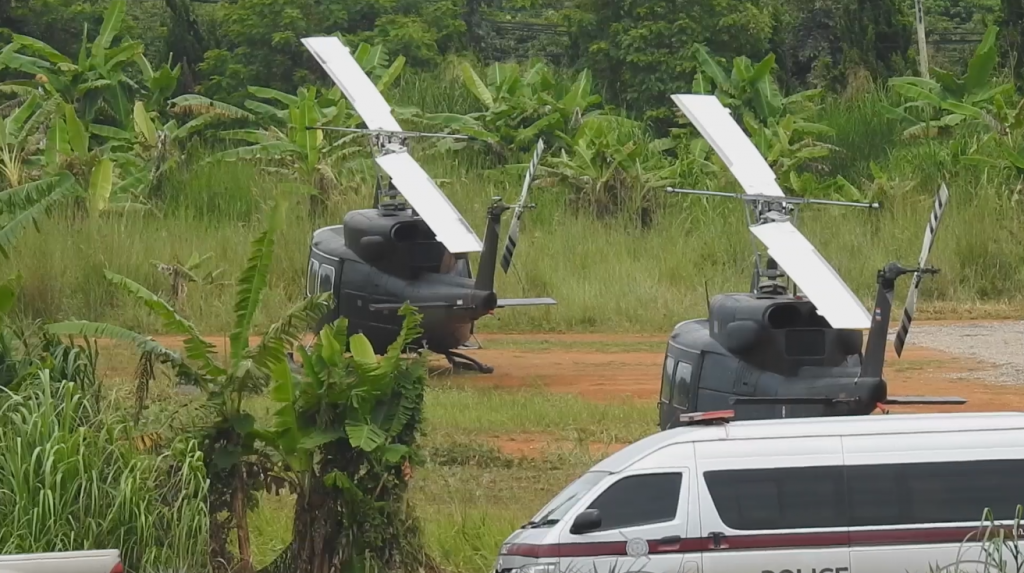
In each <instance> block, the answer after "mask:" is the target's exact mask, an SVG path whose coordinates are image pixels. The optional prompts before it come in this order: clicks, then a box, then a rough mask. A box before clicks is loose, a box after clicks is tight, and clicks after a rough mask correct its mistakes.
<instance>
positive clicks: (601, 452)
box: [487, 433, 628, 458]
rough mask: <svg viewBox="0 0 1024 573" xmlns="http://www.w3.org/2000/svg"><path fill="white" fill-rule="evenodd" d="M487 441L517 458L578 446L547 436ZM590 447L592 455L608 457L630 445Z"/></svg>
mask: <svg viewBox="0 0 1024 573" xmlns="http://www.w3.org/2000/svg"><path fill="white" fill-rule="evenodd" d="M487 441H488V442H490V443H491V444H493V445H494V446H495V447H497V448H498V450H500V451H501V453H503V454H506V455H510V456H517V457H530V458H535V457H543V456H545V455H548V454H551V453H555V452H570V451H573V450H574V449H576V445H575V444H573V443H572V442H570V441H568V440H558V439H555V438H552V437H551V436H547V435H545V434H528V433H523V434H513V435H511V436H492V437H489V438H487ZM587 445H588V449H589V450H590V455H592V456H601V457H603V456H606V455H609V454H614V453H615V452H617V451H619V450H621V449H622V448H624V447H626V446H627V445H628V444H603V443H600V442H591V443H589V444H587Z"/></svg>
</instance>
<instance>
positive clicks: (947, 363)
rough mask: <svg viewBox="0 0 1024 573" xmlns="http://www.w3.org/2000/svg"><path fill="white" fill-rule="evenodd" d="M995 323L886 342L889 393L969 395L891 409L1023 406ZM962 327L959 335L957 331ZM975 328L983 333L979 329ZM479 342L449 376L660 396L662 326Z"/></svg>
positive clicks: (593, 395)
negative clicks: (463, 368) (899, 352)
mask: <svg viewBox="0 0 1024 573" xmlns="http://www.w3.org/2000/svg"><path fill="white" fill-rule="evenodd" d="M993 324H994V323H991V322H986V323H978V322H973V321H969V322H954V321H942V322H932V323H929V322H925V321H920V322H915V323H914V329H913V330H912V335H911V340H910V341H909V342H908V345H907V347H906V348H905V350H904V354H903V357H902V358H897V357H896V356H895V354H894V353H893V351H892V345H891V344H890V345H889V348H888V351H887V358H886V365H885V376H886V380H887V381H888V382H889V393H890V395H893V396H896V395H904V396H910V395H930V396H959V397H962V398H965V399H967V401H968V402H967V404H966V405H965V406H893V407H892V408H891V411H892V412H893V413H899V412H963V411H968V412H980V411H999V410H1020V411H1024V379H1022V380H1009V379H1007V376H1006V375H1005V372H1006V368H1005V367H1001V366H1000V364H999V363H997V362H996V361H997V360H999V357H1000V356H1011V355H1012V356H1014V357H1016V356H1018V355H1024V353H1022V350H1024V344H1022V343H1024V338H1021V337H1020V336H1017V333H1016V332H1015V331H1010V332H1009V334H1008V335H1007V332H1005V331H1006V329H1008V328H1018V329H1020V328H1024V323H1020V322H1001V323H998V324H997V325H996V326H993ZM1006 325H1009V326H1006ZM894 326H895V325H894ZM979 329H981V330H979ZM986 329H988V330H986ZM992 329H995V330H992ZM961 331H962V338H958V336H960V335H961ZM996 331H998V332H996ZM979 332H980V333H981V334H982V335H984V336H979ZM993 332H994V334H993ZM930 333H936V334H930ZM972 336H973V337H975V338H980V339H981V340H982V341H983V344H982V345H981V347H982V348H985V352H983V353H979V352H976V351H974V350H973V349H976V348H978V347H979V346H978V344H977V342H975V343H974V345H973V346H970V344H969V343H968V342H966V340H967V337H972ZM157 338H158V340H159V341H160V342H162V343H164V344H167V345H169V346H172V347H180V344H178V343H177V341H176V339H174V338H170V337H157ZM990 341H992V342H991V343H990ZM214 342H217V343H221V342H222V341H221V340H214ZM223 342H226V341H223ZM254 342H255V340H254ZM479 342H480V343H481V345H482V348H481V349H478V350H471V351H468V353H469V354H470V355H472V356H473V357H475V358H477V359H478V360H480V361H482V362H484V363H486V364H490V365H491V366H493V367H494V369H495V371H494V373H492V374H476V373H458V374H455V375H452V376H450V377H449V378H448V380H447V382H449V383H451V384H455V385H466V386H470V387H476V388H480V387H492V388H525V387H543V388H546V389H548V390H550V391H552V392H570V393H575V394H577V395H579V396H580V397H582V398H584V399H586V400H594V401H612V400H621V399H623V398H627V399H636V400H642V401H650V402H651V403H652V404H653V401H654V400H655V399H656V398H657V396H658V391H659V384H660V378H661V364H662V360H663V357H664V354H663V352H664V350H663V348H664V344H665V335H664V334H657V335H603V334H537V335H526V334H517V335H497V334H491V335H480V336H479ZM961 342H962V344H961ZM996 346H999V347H996ZM953 350H957V352H954V351H953ZM980 357H988V358H990V359H989V360H984V359H981V358H980ZM128 364H131V362H129V363H128ZM446 366H447V365H446V362H445V361H444V359H442V358H436V357H435V362H434V367H433V368H432V370H433V371H434V372H435V375H440V376H447V375H448V373H446V370H447V369H446ZM124 374H127V372H125V373H124ZM496 443H497V444H498V445H499V446H500V447H501V449H503V450H505V451H506V452H508V453H515V454H529V453H536V452H537V451H538V450H542V449H547V447H546V446H545V444H546V439H545V437H544V436H543V435H542V434H531V433H524V434H522V435H517V436H503V437H501V438H500V439H498V438H496ZM548 445H550V444H548ZM614 449H617V448H616V447H612V450H614Z"/></svg>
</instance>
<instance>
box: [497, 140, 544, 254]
mask: <svg viewBox="0 0 1024 573" xmlns="http://www.w3.org/2000/svg"><path fill="white" fill-rule="evenodd" d="M543 154H544V140H543V139H538V140H537V148H536V149H535V150H534V152H533V159H531V160H530V167H529V168H528V169H527V170H526V179H525V180H524V181H523V191H522V193H520V194H519V203H518V204H517V205H516V209H515V211H514V212H513V213H512V223H511V225H510V226H509V229H508V238H507V239H506V240H505V250H504V252H503V253H502V255H501V270H502V271H504V272H505V274H508V270H509V269H510V268H512V256H513V255H515V252H516V244H517V243H518V242H519V219H520V218H521V217H522V216H523V209H524V208H525V207H526V195H527V193H528V192H529V191H530V185H532V184H533V176H534V174H535V173H536V172H537V166H538V165H540V158H541V156H542V155H543Z"/></svg>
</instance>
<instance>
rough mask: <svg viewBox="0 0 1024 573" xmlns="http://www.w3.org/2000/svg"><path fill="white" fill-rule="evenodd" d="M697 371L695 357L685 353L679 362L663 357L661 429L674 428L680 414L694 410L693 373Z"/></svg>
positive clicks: (696, 359) (697, 365)
mask: <svg viewBox="0 0 1024 573" xmlns="http://www.w3.org/2000/svg"><path fill="white" fill-rule="evenodd" d="M697 369H699V360H698V358H697V356H692V357H691V356H690V354H689V353H686V354H685V356H683V357H681V358H680V359H679V360H674V359H673V358H672V357H671V356H666V357H665V368H664V370H663V371H662V380H661V398H660V400H659V404H658V405H659V406H660V408H661V416H660V417H661V429H663V430H667V429H668V428H672V427H675V426H676V423H677V422H678V421H679V415H680V414H686V413H689V412H692V411H694V410H695V409H696V408H695V406H696V404H697V401H696V396H694V385H693V383H692V382H693V379H694V378H693V373H694V371H695V370H697Z"/></svg>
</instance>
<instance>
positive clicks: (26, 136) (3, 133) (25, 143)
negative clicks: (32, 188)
mask: <svg viewBox="0 0 1024 573" xmlns="http://www.w3.org/2000/svg"><path fill="white" fill-rule="evenodd" d="M40 95H41V94H37V93H33V94H31V95H29V96H28V97H27V98H18V99H17V100H15V102H13V103H19V102H20V105H17V107H14V106H10V107H11V108H12V111H11V112H10V114H9V115H7V116H6V117H4V115H5V114H3V113H0V175H3V182H4V185H3V186H0V189H2V188H5V187H6V188H13V187H19V186H20V185H22V184H23V183H26V182H28V180H30V179H33V178H34V175H36V174H38V173H39V172H40V171H41V170H42V160H43V158H42V156H41V154H40V152H41V151H42V149H43V146H44V145H45V143H46V130H47V128H48V127H49V125H50V120H51V119H52V118H53V117H54V116H55V115H56V113H57V111H58V110H59V109H60V103H61V102H60V100H59V99H57V98H49V99H43V98H40Z"/></svg>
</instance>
